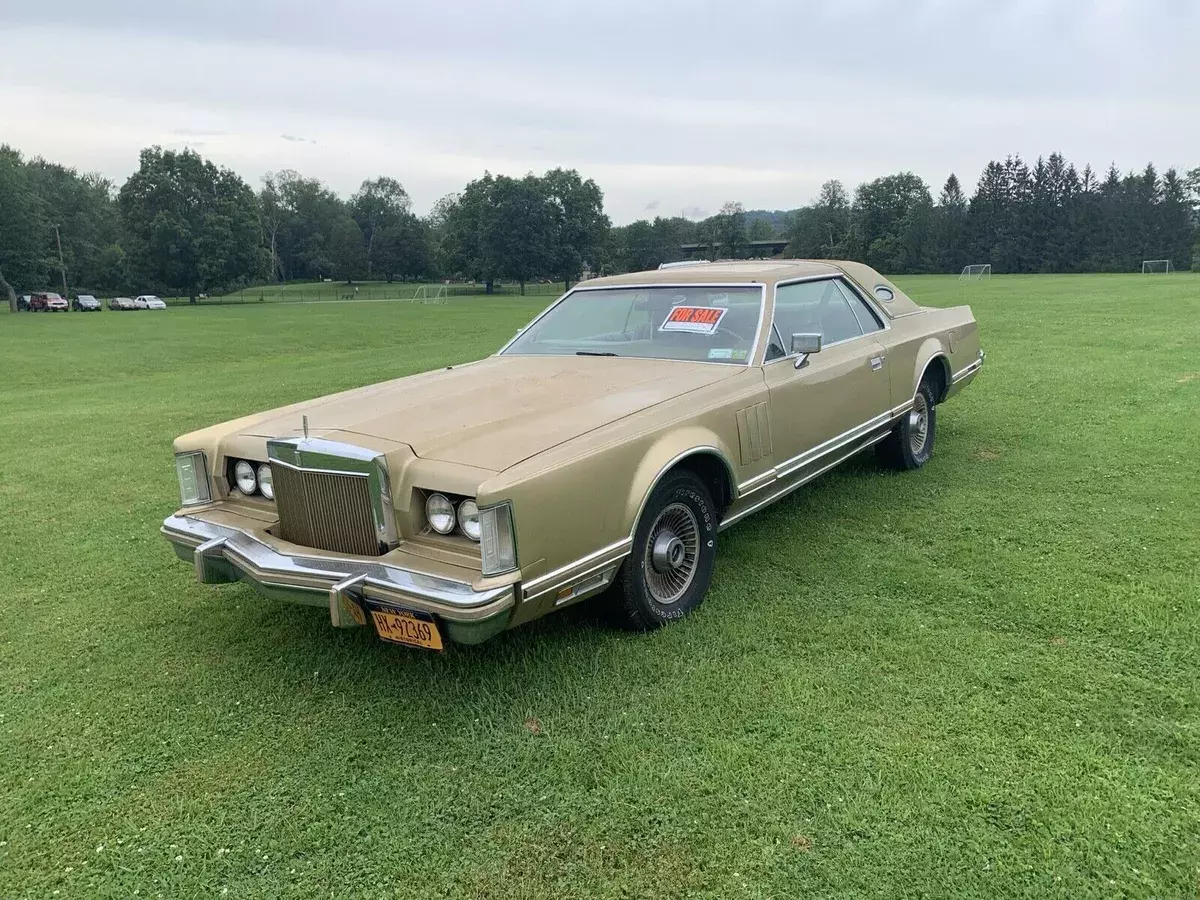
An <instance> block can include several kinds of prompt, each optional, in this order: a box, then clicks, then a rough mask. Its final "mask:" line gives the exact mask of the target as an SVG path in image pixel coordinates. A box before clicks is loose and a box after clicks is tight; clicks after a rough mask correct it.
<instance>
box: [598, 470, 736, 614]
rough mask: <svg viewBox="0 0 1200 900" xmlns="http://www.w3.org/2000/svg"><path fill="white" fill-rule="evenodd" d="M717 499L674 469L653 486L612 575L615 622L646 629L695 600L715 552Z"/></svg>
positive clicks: (688, 608)
mask: <svg viewBox="0 0 1200 900" xmlns="http://www.w3.org/2000/svg"><path fill="white" fill-rule="evenodd" d="M718 524H719V522H718V519H717V509H716V504H714V503H713V499H712V495H711V494H710V493H709V491H708V488H707V487H706V486H705V484H704V482H703V481H702V480H701V479H700V478H698V477H697V476H696V475H694V474H693V473H691V472H688V471H679V472H674V473H672V474H670V475H667V476H666V478H664V479H663V480H662V482H660V483H659V485H658V486H657V487H655V489H654V492H653V493H652V494H651V495H650V499H649V501H648V502H647V503H646V508H645V509H644V510H643V511H642V517H641V519H640V520H639V521H638V526H637V530H636V531H635V532H634V535H633V549H632V552H631V553H630V555H629V558H628V559H626V560H625V562H624V563H623V564H622V565H621V571H620V573H619V574H618V575H617V584H616V588H617V593H618V598H619V604H618V608H617V613H618V616H617V618H618V622H619V624H620V625H622V626H623V627H625V628H629V629H632V630H636V631H649V630H650V629H653V628H659V627H661V626H663V625H667V624H669V623H671V622H674V621H676V620H677V619H682V618H683V617H684V616H685V615H687V614H688V613H689V612H691V611H692V610H693V609H695V608H696V607H697V606H699V605H700V603H701V601H703V600H704V595H705V594H706V593H707V592H708V585H709V582H710V581H711V580H712V571H713V563H714V562H715V561H716V557H717V526H718Z"/></svg>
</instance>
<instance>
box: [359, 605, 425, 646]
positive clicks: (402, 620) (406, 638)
mask: <svg viewBox="0 0 1200 900" xmlns="http://www.w3.org/2000/svg"><path fill="white" fill-rule="evenodd" d="M371 618H372V619H373V620H374V621H375V630H376V631H377V632H378V633H379V636H380V637H381V638H383V640H385V641H391V642H392V643H394V644H407V645H408V646H410V647H424V648H425V649H426V650H441V649H442V635H441V633H440V632H439V631H438V627H437V623H436V622H434V621H433V620H432V619H418V618H417V617H416V616H414V615H413V614H412V613H406V612H395V611H392V610H380V609H373V610H371Z"/></svg>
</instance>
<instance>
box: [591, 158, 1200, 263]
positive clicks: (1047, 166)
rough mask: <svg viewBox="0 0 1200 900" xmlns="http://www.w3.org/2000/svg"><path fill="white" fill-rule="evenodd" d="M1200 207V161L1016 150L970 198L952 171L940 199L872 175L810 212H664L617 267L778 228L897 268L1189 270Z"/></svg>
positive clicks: (621, 253) (903, 175)
mask: <svg viewBox="0 0 1200 900" xmlns="http://www.w3.org/2000/svg"><path fill="white" fill-rule="evenodd" d="M1198 210H1200V168H1196V169H1193V170H1191V171H1190V172H1189V173H1188V174H1187V175H1181V174H1180V173H1179V172H1177V171H1176V170H1174V169H1168V170H1167V171H1165V172H1163V173H1162V174H1161V175H1159V173H1158V172H1157V170H1156V169H1155V167H1154V166H1153V165H1147V166H1146V168H1145V169H1144V170H1142V171H1140V172H1130V173H1127V174H1124V175H1123V174H1121V172H1119V171H1118V170H1117V169H1116V167H1115V166H1110V167H1109V169H1108V171H1107V172H1106V173H1105V174H1104V176H1103V177H1098V176H1097V175H1096V173H1095V172H1094V171H1093V170H1092V169H1091V167H1088V166H1085V167H1084V168H1083V169H1082V170H1078V169H1076V167H1075V166H1073V165H1071V164H1070V163H1069V162H1067V161H1066V160H1065V159H1064V158H1063V156H1062V155H1061V154H1058V153H1051V154H1050V155H1049V156H1048V157H1045V158H1041V157H1039V158H1038V160H1037V162H1035V163H1034V164H1033V165H1032V166H1029V165H1028V164H1026V163H1025V162H1024V161H1023V160H1022V159H1021V158H1020V157H1019V156H1010V157H1008V158H1006V159H1005V160H1004V161H1002V162H1000V161H992V162H989V163H988V164H987V166H986V167H985V168H984V170H983V173H982V175H981V176H980V178H979V182H978V184H977V185H976V188H975V192H974V194H973V195H972V196H971V197H970V198H968V197H967V196H966V194H965V193H964V191H963V188H962V185H961V183H960V182H959V180H958V178H957V176H955V175H953V174H951V175H950V176H949V177H948V178H947V179H946V182H945V184H944V185H943V187H942V189H941V191H940V193H939V194H938V197H937V199H936V200H935V199H934V198H933V196H932V194H931V192H930V189H929V186H928V185H927V184H926V183H925V182H924V181H923V180H922V179H921V178H919V177H918V176H916V175H914V174H912V173H911V172H900V173H898V174H895V175H886V176H884V177H882V178H876V179H874V180H873V181H869V182H866V183H864V184H861V185H859V186H858V188H857V189H856V190H855V191H854V194H853V196H851V195H850V194H849V192H848V191H847V190H846V188H845V186H844V185H843V184H842V182H840V181H836V180H832V181H827V182H825V183H824V184H823V185H822V186H821V190H820V193H819V194H818V196H817V199H816V201H815V202H814V203H812V204H811V205H810V206H805V207H801V208H800V209H795V210H789V211H774V212H772V211H768V210H751V211H749V212H746V211H743V210H742V208H741V206H740V204H736V203H735V204H726V206H725V208H724V209H723V210H722V211H721V213H719V214H718V215H716V216H713V217H711V218H709V219H706V220H704V221H702V222H695V221H692V220H689V219H685V218H682V217H676V218H663V217H659V218H655V219H654V220H653V221H648V220H640V221H637V222H633V223H632V224H630V225H626V226H623V227H621V228H614V229H613V234H612V237H611V239H610V246H609V258H610V260H612V262H613V264H614V267H615V268H618V269H626V270H633V269H643V268H653V267H654V266H657V265H659V264H660V263H662V262H668V261H670V260H672V259H678V258H679V247H680V246H681V245H685V244H699V245H701V251H700V252H702V253H704V254H706V255H708V256H710V257H711V258H717V257H721V258H738V257H741V256H745V255H747V253H749V252H751V251H752V250H753V249H754V248H753V247H752V246H751V245H752V242H753V241H755V240H764V239H769V238H771V237H775V236H778V237H785V238H787V240H788V244H787V249H786V251H785V255H786V256H792V257H797V258H802V259H806V258H816V259H856V260H861V261H863V262H866V263H867V264H869V265H871V266H873V267H874V268H876V269H879V270H880V271H882V272H887V273H889V274H910V273H922V272H958V271H961V270H962V268H963V267H964V266H967V265H971V264H977V263H989V264H991V266H992V269H993V271H994V272H1129V271H1140V270H1141V266H1142V261H1143V260H1147V259H1170V260H1171V262H1172V265H1173V266H1174V267H1175V268H1177V269H1184V268H1188V267H1189V265H1191V264H1192V262H1193V260H1195V261H1196V264H1197V265H1200V244H1198V243H1197V237H1198V235H1200V213H1198Z"/></svg>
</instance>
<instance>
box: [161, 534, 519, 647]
mask: <svg viewBox="0 0 1200 900" xmlns="http://www.w3.org/2000/svg"><path fill="white" fill-rule="evenodd" d="M162 533H163V535H164V536H165V537H166V539H167V540H168V541H170V543H171V546H172V547H173V548H174V549H175V553H176V555H177V556H179V558H180V559H184V560H187V561H189V562H192V563H193V564H194V565H195V567H196V580H197V581H199V582H200V583H201V584H226V583H229V582H234V581H243V582H246V583H247V584H249V585H250V586H251V587H253V588H254V589H255V590H257V591H258V592H259V593H260V594H262V595H263V596H265V597H270V598H273V599H279V600H285V601H288V602H291V603H302V604H304V605H307V606H321V607H327V608H328V609H329V618H330V621H331V622H332V624H333V625H334V626H335V627H338V628H349V627H354V626H356V625H364V624H366V620H367V617H366V614H365V611H366V610H369V609H370V608H371V607H372V605H375V604H388V605H390V606H399V607H404V608H407V609H413V610H417V611H419V612H424V613H429V614H431V615H433V616H436V617H437V618H438V619H439V621H440V622H441V623H442V624H443V625H444V627H445V631H446V634H447V635H448V636H449V638H450V639H451V640H453V641H456V642H458V643H460V644H478V643H480V642H482V641H485V640H487V639H488V638H490V637H492V636H493V635H495V634H497V633H498V632H500V631H503V630H504V628H505V627H506V626H507V624H508V620H509V618H510V617H511V615H512V610H513V607H514V606H515V595H516V590H517V588H516V586H515V585H511V584H509V585H503V586H500V587H495V588H490V589H488V590H483V591H477V590H474V589H473V588H472V586H471V585H470V584H469V583H468V582H465V581H456V580H453V579H449V578H443V577H440V576H436V575H429V574H426V573H423V572H417V571H413V570H411V569H408V568H404V567H401V566H397V565H394V564H390V563H385V562H375V561H368V560H364V559H360V558H354V557H324V556H300V555H293V554H288V553H283V552H280V551H279V550H277V549H275V548H274V547H271V546H269V545H268V544H266V543H264V542H263V541H261V540H259V539H258V538H256V537H255V536H254V535H252V534H248V533H246V532H245V531H242V530H240V529H237V528H230V527H227V526H225V525H218V524H215V523H213V522H206V521H204V520H202V519H199V518H194V517H192V516H178V515H176V516H168V517H167V519H166V520H165V521H164V522H163V526H162Z"/></svg>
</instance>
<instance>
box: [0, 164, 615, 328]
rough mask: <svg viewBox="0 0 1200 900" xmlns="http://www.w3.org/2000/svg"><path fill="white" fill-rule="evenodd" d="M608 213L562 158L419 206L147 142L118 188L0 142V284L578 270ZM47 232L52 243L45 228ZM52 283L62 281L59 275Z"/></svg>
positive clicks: (383, 188) (77, 286) (176, 287)
mask: <svg viewBox="0 0 1200 900" xmlns="http://www.w3.org/2000/svg"><path fill="white" fill-rule="evenodd" d="M609 228H610V223H609V220H608V217H607V216H606V215H605V214H604V195H603V193H602V192H601V191H600V188H599V187H598V186H597V185H596V183H595V182H594V181H593V180H591V179H590V178H589V179H584V178H582V177H581V176H580V175H579V173H578V172H576V171H574V170H572V169H553V170H551V171H548V172H546V173H544V174H543V175H540V176H539V175H533V174H529V175H526V176H525V177H523V178H510V177H507V176H504V175H492V174H490V173H486V174H485V175H484V176H483V177H482V178H479V179H476V180H475V181H472V182H471V183H470V184H468V185H467V186H466V187H465V188H464V189H463V191H462V192H461V193H456V194H451V195H448V196H446V197H443V198H442V199H441V200H439V201H438V203H437V204H436V205H435V206H434V208H433V210H432V212H431V213H430V214H429V215H427V216H424V217H420V216H417V215H416V214H415V213H414V212H413V211H412V201H411V199H410V197H409V195H408V192H407V191H406V190H405V188H404V186H403V185H402V184H401V183H400V182H399V181H397V180H396V179H395V178H390V177H386V176H383V177H379V178H374V179H368V180H366V181H364V182H363V183H362V185H361V187H360V188H359V189H358V191H356V192H355V193H354V194H353V195H351V196H350V197H349V198H348V199H342V198H341V197H339V196H338V195H337V194H336V193H335V192H334V191H332V190H330V189H329V188H328V187H327V186H326V185H324V184H322V183H321V182H320V181H319V180H318V179H316V178H306V177H304V176H302V175H300V174H299V173H298V172H294V171H291V170H284V171H280V172H271V173H268V174H267V175H266V176H264V178H263V179H262V187H261V189H260V190H259V191H257V192H256V191H254V190H253V189H252V188H251V187H250V186H249V185H248V184H247V183H246V182H245V181H244V180H243V179H242V178H241V177H240V176H239V175H238V174H237V173H235V172H233V171H231V170H229V169H226V168H221V167H218V166H216V165H214V164H213V163H212V162H210V161H208V160H206V159H204V158H203V157H201V156H200V155H199V154H198V153H195V152H194V151H191V150H181V151H175V150H164V149H163V148H161V147H149V148H147V149H145V150H143V151H142V152H141V155H140V158H139V165H138V169H137V171H136V172H134V173H133V174H132V175H131V176H130V177H129V179H128V180H127V181H126V182H125V183H124V184H122V185H121V186H120V187H119V188H118V187H117V186H116V185H115V184H114V183H113V182H112V181H110V180H109V179H106V178H103V177H101V176H99V175H94V174H81V173H79V172H77V171H76V170H74V169H70V168H67V167H65V166H61V165H58V164H55V163H51V162H48V161H46V160H44V159H41V158H34V159H29V160H26V159H24V158H23V157H22V155H21V154H20V153H19V152H18V151H16V150H15V149H13V148H12V147H9V146H7V145H0V293H3V294H5V295H6V296H7V299H8V302H9V306H10V308H11V309H15V308H16V294H17V292H18V288H19V289H20V290H21V291H33V290H44V289H55V288H62V289H64V290H66V289H67V285H68V283H69V285H70V288H69V289H70V290H71V291H78V290H85V291H92V292H95V293H101V294H112V293H121V292H124V293H144V292H155V293H159V294H164V295H167V296H174V295H180V296H190V297H193V298H195V297H197V296H199V295H200V294H202V293H217V292H222V291H227V290H236V289H238V288H241V287H245V286H248V285H252V284H261V283H263V282H287V281H319V280H325V279H339V280H344V281H347V282H350V281H354V280H357V279H377V280H386V281H393V280H395V279H413V280H417V279H433V278H437V277H455V278H472V279H477V280H479V281H481V282H483V283H484V284H485V285H486V289H487V290H488V292H489V293H490V292H491V290H492V288H493V285H494V284H495V282H496V281H497V280H499V279H508V280H511V281H515V282H518V283H520V284H521V286H522V290H524V285H525V283H526V282H528V281H530V280H532V279H535V278H543V277H551V278H554V279H556V280H561V281H564V282H571V281H577V280H578V279H580V278H581V277H582V276H583V274H584V272H585V270H586V269H588V267H589V266H595V265H596V264H597V263H596V261H597V260H599V259H600V258H601V257H602V255H603V254H602V245H603V242H604V240H605V239H606V237H607V235H608V233H609ZM60 238H61V250H60V247H59V243H58V241H59V239H60ZM60 282H61V283H60Z"/></svg>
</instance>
